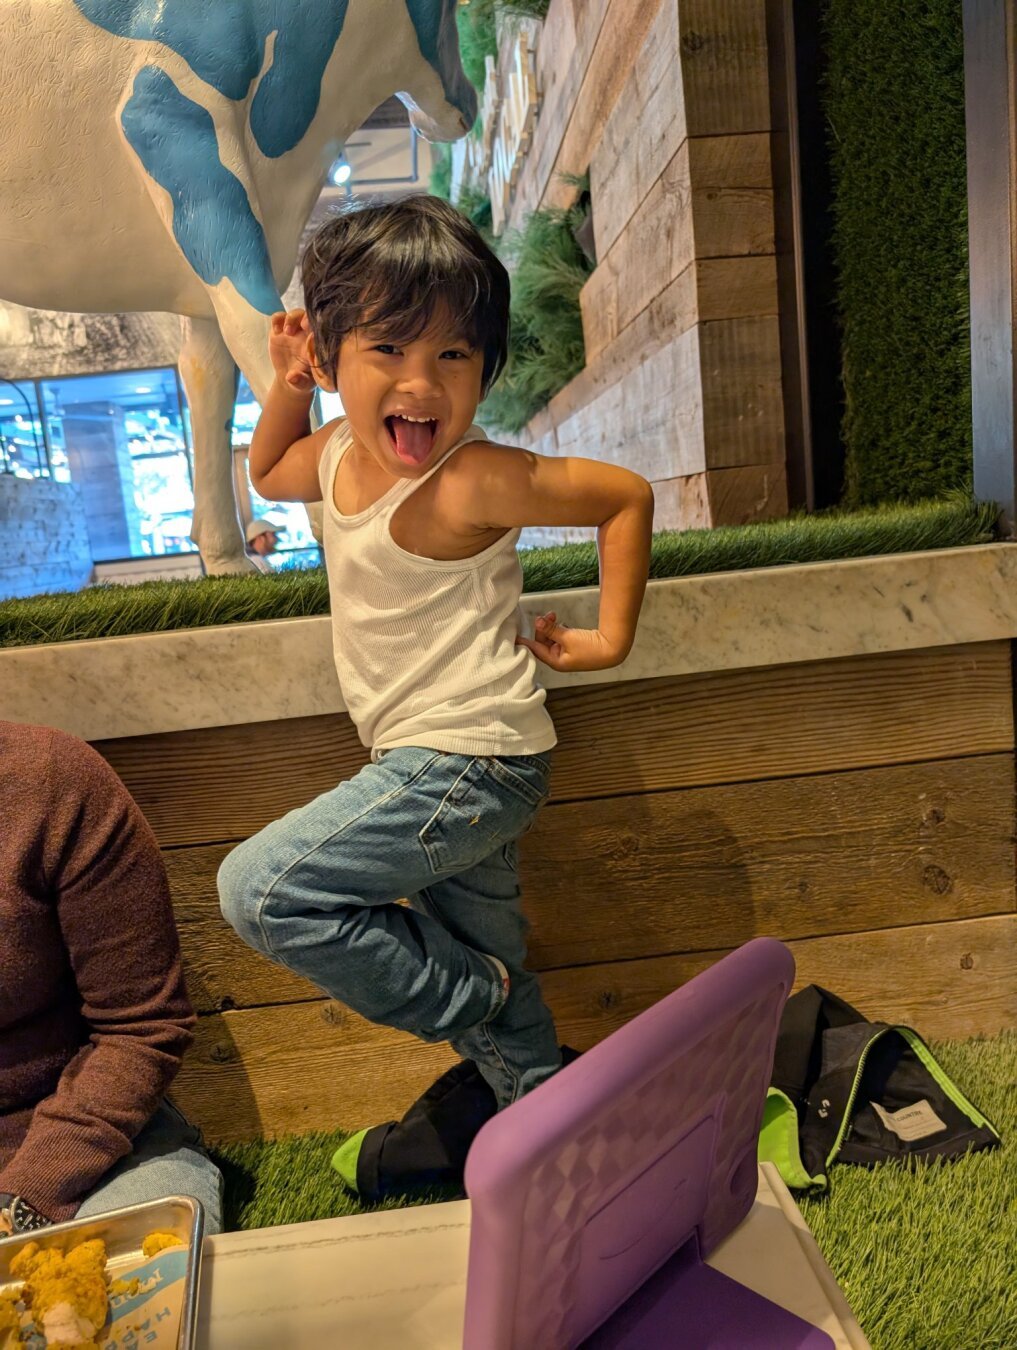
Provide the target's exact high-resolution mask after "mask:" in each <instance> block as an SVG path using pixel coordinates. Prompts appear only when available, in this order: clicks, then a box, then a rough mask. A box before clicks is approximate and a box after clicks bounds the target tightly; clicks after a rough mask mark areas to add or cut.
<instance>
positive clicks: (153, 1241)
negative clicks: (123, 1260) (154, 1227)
mask: <svg viewBox="0 0 1017 1350" xmlns="http://www.w3.org/2000/svg"><path fill="white" fill-rule="evenodd" d="M185 1245H186V1244H185V1242H184V1239H183V1238H179V1237H177V1235H176V1233H159V1232H155V1233H149V1235H148V1237H147V1238H145V1240H144V1242H143V1243H142V1244H141V1250H142V1251H143V1252H144V1253H145V1256H146V1258H147V1259H148V1260H149V1261H151V1259H152V1257H153V1256H158V1255H159V1253H160V1252H164V1251H165V1250H166V1248H167V1247H183V1246H185Z"/></svg>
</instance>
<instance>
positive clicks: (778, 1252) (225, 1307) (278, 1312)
mask: <svg viewBox="0 0 1017 1350" xmlns="http://www.w3.org/2000/svg"><path fill="white" fill-rule="evenodd" d="M469 1234H470V1205H469V1201H467V1200H461V1201H456V1202H454V1203H452V1204H444V1205H428V1206H425V1207H420V1208H413V1209H399V1210H391V1211H388V1212H386V1213H383V1214H363V1215H356V1216H355V1217H352V1218H345V1219H324V1220H322V1221H320V1222H318V1223H302V1224H292V1225H289V1226H287V1227H284V1228H262V1229H258V1230H256V1231H254V1232H248V1233H223V1234H220V1235H218V1236H216V1237H212V1238H207V1239H206V1241H205V1248H204V1258H203V1265H202V1274H201V1297H200V1307H199V1314H198V1338H197V1350H321V1347H323V1346H329V1347H332V1346H334V1347H336V1350H460V1342H461V1336H462V1320H463V1303H464V1298H465V1291H466V1265H467V1256H468V1249H469ZM709 1264H710V1265H711V1266H715V1267H716V1268H717V1269H718V1270H720V1271H721V1272H723V1274H725V1275H729V1276H731V1277H733V1278H734V1279H737V1280H740V1281H741V1282H742V1283H743V1284H746V1285H748V1286H749V1288H751V1289H753V1290H755V1291H756V1292H757V1293H759V1294H763V1295H764V1296H765V1297H767V1298H770V1299H772V1300H773V1301H774V1302H775V1303H779V1304H781V1305H782V1306H783V1307H785V1308H787V1309H788V1310H789V1311H790V1312H794V1313H797V1314H798V1316H799V1317H804V1318H806V1319H807V1320H808V1321H810V1322H812V1323H813V1324H814V1325H816V1326H818V1327H821V1328H822V1329H823V1330H824V1331H826V1332H827V1333H828V1334H829V1335H830V1336H831V1337H832V1338H833V1341H834V1343H835V1345H836V1346H837V1350H868V1347H869V1343H868V1341H867V1340H866V1339H865V1336H864V1335H863V1334H862V1331H861V1328H860V1327H859V1326H858V1323H857V1322H856V1321H855V1318H854V1316H853V1314H852V1312H851V1309H850V1308H849V1307H848V1305H847V1302H846V1300H845V1298H844V1296H843V1294H842V1293H841V1291H840V1289H839V1288H838V1287H837V1282H836V1281H835V1280H834V1278H833V1275H832V1273H831V1271H830V1268H829V1267H828V1266H827V1264H826V1262H825V1261H824V1260H823V1257H822V1255H821V1254H820V1251H819V1248H818V1247H817V1246H816V1243H815V1240H814V1239H813V1237H812V1234H811V1233H810V1232H809V1230H808V1228H807V1227H806V1226H805V1220H804V1219H803V1218H802V1216H801V1214H800V1212H799V1210H798V1207H797V1206H796V1205H795V1203H794V1200H793V1199H792V1198H791V1195H790V1193H789V1192H788V1190H787V1188H786V1187H785V1185H784V1183H783V1182H782V1181H781V1179H780V1176H779V1175H778V1173H777V1171H776V1169H775V1168H774V1167H772V1166H771V1165H770V1164H768V1163H764V1164H763V1165H762V1166H761V1168H760V1173H759V1191H758V1194H757V1196H756V1201H755V1204H754V1205H753V1208H752V1210H751V1212H750V1214H749V1216H748V1218H747V1219H746V1220H745V1222H744V1223H743V1224H742V1225H741V1226H740V1227H739V1228H738V1230H737V1231H736V1232H735V1233H732V1235H731V1236H730V1237H729V1238H728V1239H727V1241H726V1242H724V1243H723V1244H722V1245H721V1246H720V1247H718V1249H717V1250H716V1251H715V1252H714V1253H713V1255H712V1256H711V1257H710V1260H709Z"/></svg>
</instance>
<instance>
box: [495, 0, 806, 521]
mask: <svg viewBox="0 0 1017 1350" xmlns="http://www.w3.org/2000/svg"><path fill="white" fill-rule="evenodd" d="M537 79H538V87H539V88H540V90H541V93H542V104H541V109H540V112H539V115H538V119H537V125H536V129H535V133H534V138H533V143H532V147H531V150H530V153H529V155H528V157H527V160H526V162H525V164H524V166H523V169H522V172H521V175H520V179H519V184H518V186H517V190H516V195H515V198H514V201H513V207H512V213H511V216H510V224H511V225H514V226H518V225H520V224H521V223H522V221H523V219H524V218H525V216H526V215H527V214H528V213H529V212H530V211H532V210H533V209H534V208H535V207H537V206H541V205H543V206H547V205H563V204H567V202H568V201H569V200H571V198H572V197H573V196H574V193H575V188H574V187H573V186H570V185H569V184H568V183H565V182H563V181H562V179H561V177H560V175H561V174H562V173H568V174H582V173H585V172H586V171H589V174H590V185H591V196H592V200H593V221H594V232H595V237H596V247H597V259H598V262H597V267H596V270H595V271H594V273H593V275H592V277H591V278H590V280H589V282H588V283H587V284H586V286H585V288H584V290H583V292H582V296H581V303H582V311H583V329H584V335H585V340H586V358H587V366H586V369H585V370H584V371H583V372H582V373H581V374H580V375H579V376H578V377H577V378H576V379H575V380H573V381H572V382H571V383H570V384H569V385H568V386H567V387H566V388H565V389H563V390H562V391H561V392H560V393H559V394H558V395H557V397H556V398H555V399H553V400H552V401H551V403H550V405H549V406H548V408H547V409H546V410H545V411H544V412H543V413H541V414H540V415H538V417H537V418H535V419H534V421H533V423H531V425H530V427H529V428H528V429H527V432H526V433H525V436H524V439H525V441H526V443H527V444H529V445H531V446H532V447H533V448H534V449H536V450H538V451H540V452H541V453H544V454H582V455H586V456H589V457H591V458H595V459H605V460H609V461H614V462H618V463H622V464H625V465H627V466H628V467H630V468H633V469H635V470H637V471H638V472H640V473H642V474H644V475H645V476H646V477H647V478H649V479H650V481H651V482H653V483H654V485H655V488H656V497H657V514H656V527H657V528H658V529H669V528H689V527H694V526H706V525H719V524H742V523H745V522H747V521H750V520H757V519H763V518H768V517H773V516H780V515H784V514H786V511H787V489H786V480H785V471H784V421H783V408H782V402H781V382H780V379H781V372H780V352H779V335H778V328H777V281H776V263H775V256H774V227H773V186H772V175H771V168H770V111H769V75H768V68H767V50H766V37H765V3H764V0H738V2H737V3H734V2H733V0H582V2H581V3H580V0H553V3H552V5H551V8H550V10H549V12H548V16H547V20H546V23H545V25H544V30H543V33H542V35H541V38H540V44H539V47H538V59H537Z"/></svg>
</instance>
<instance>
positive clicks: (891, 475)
mask: <svg viewBox="0 0 1017 1350" xmlns="http://www.w3.org/2000/svg"><path fill="white" fill-rule="evenodd" d="M824 17H825V37H826V47H827V57H828V70H827V80H826V88H825V93H824V99H825V107H826V114H827V119H828V132H829V137H830V147H831V170H832V175H833V181H834V200H833V218H834V226H833V231H834V254H835V265H836V270H837V292H838V308H839V316H840V321H841V326H842V333H843V351H842V359H843V381H844V391H845V404H846V407H845V423H844V428H843V430H844V440H845V446H846V451H847V468H846V487H845V502H846V504H847V505H850V506H861V505H868V504H871V503H875V502H883V501H890V500H895V499H896V500H916V499H918V498H922V497H932V496H935V495H937V494H938V493H940V492H942V491H943V490H944V489H945V488H949V487H955V486H963V485H965V484H966V483H967V482H968V481H969V479H970V474H971V427H970V419H971V390H970V374H969V359H970V356H969V336H968V273H967V201H966V182H965V151H964V80H963V44H962V27H961V0H827V3H826V8H825V16H824Z"/></svg>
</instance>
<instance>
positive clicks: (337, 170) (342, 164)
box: [332, 159, 353, 187]
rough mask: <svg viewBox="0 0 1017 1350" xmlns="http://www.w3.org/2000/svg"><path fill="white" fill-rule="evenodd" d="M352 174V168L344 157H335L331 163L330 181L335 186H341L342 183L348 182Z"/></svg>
mask: <svg viewBox="0 0 1017 1350" xmlns="http://www.w3.org/2000/svg"><path fill="white" fill-rule="evenodd" d="M352 175H353V170H352V169H351V168H350V166H349V165H348V164H347V163H346V161H345V160H344V159H337V160H336V162H335V163H334V164H333V165H332V182H333V183H334V184H335V185H336V187H342V185H343V184H344V183H348V182H349V181H350V178H351V177H352Z"/></svg>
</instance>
